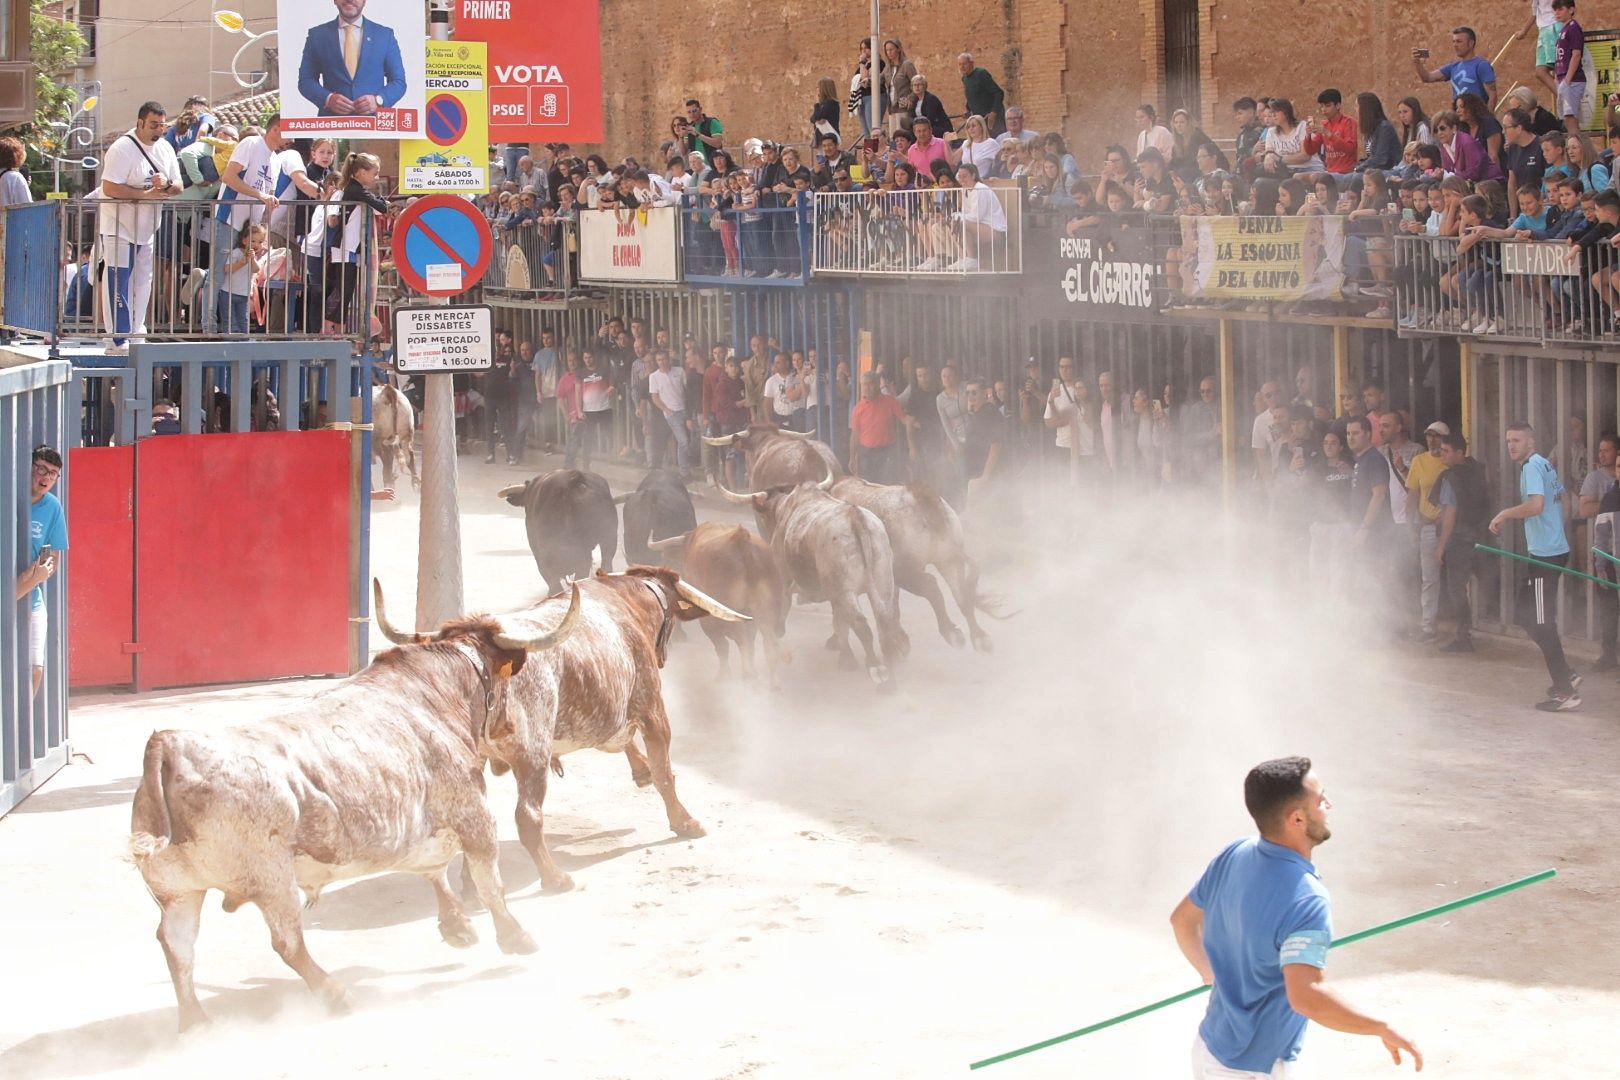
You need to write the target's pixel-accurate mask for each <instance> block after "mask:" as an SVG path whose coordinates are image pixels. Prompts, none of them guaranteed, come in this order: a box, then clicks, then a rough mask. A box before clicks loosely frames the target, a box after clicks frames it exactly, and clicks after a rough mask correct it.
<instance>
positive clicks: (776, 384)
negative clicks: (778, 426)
mask: <svg viewBox="0 0 1620 1080" xmlns="http://www.w3.org/2000/svg"><path fill="white" fill-rule="evenodd" d="M798 385H799V377H798V376H797V375H795V374H793V373H792V372H791V371H790V372H788V373H787V374H786V375H772V376H771V377H770V378H768V379H766V380H765V400H766V401H769V402H770V403H771V411H772V412H773V413H775V414H776V415H777V416H781V417H789V416H792V415H793V411H794V410H795V409H796V408H798V405H797V404H796V403H795V402H793V401H790V400H788V396H787V395H788V391H789V390H792V389H794V388H796V387H797V386H798Z"/></svg>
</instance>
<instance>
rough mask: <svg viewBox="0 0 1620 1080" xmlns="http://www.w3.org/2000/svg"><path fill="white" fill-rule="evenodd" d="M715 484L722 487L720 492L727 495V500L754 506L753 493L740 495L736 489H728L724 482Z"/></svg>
mask: <svg viewBox="0 0 1620 1080" xmlns="http://www.w3.org/2000/svg"><path fill="white" fill-rule="evenodd" d="M714 486H715V487H717V488H719V489H720V494H721V495H723V496H724V497H725V500H726V501H727V502H734V503H743V504H746V505H748V506H752V505H753V504H754V496H753V495H752V494H749V495H739V494H737V493H736V492H735V491H730V490H728V489H727V488H726V485H724V484H719V483H717V484H715V485H714Z"/></svg>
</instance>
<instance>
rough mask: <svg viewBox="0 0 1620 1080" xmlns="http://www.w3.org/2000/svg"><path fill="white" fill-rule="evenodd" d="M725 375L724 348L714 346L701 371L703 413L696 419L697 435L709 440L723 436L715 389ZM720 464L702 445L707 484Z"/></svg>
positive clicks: (717, 457)
mask: <svg viewBox="0 0 1620 1080" xmlns="http://www.w3.org/2000/svg"><path fill="white" fill-rule="evenodd" d="M725 373H726V347H725V346H724V345H715V346H713V347H712V348H710V350H709V366H708V367H706V368H704V369H703V397H702V399H701V400H702V407H703V413H702V415H701V416H699V417H698V421H699V423H700V424H702V426H701V427H700V428H698V432H699V434H702V435H707V436H708V437H710V438H719V437H720V435H721V434H723V433H722V432H721V431H720V429H719V421H718V420H716V419H715V414H716V409H715V388H716V387H717V386H719V385H720V380H721V378H723V377H724V376H725ZM719 463H720V455H719V452H718V451H717V450H716V449H715V448H714V447H712V446H710V445H709V444H708V443H704V444H703V471H704V472H705V473H707V474H708V477H709V482H710V483H711V484H712V483H714V481H715V479H716V478H717V477H718V475H719V472H718V466H719Z"/></svg>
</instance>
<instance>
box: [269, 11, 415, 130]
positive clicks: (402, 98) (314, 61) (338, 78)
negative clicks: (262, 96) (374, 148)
mask: <svg viewBox="0 0 1620 1080" xmlns="http://www.w3.org/2000/svg"><path fill="white" fill-rule="evenodd" d="M276 19H277V22H278V24H279V30H280V41H281V51H280V60H279V64H280V76H281V130H282V132H283V133H284V134H287V135H326V136H330V137H334V138H363V139H404V138H416V137H419V136H421V135H422V133H423V122H424V121H423V110H424V108H425V107H426V105H427V54H426V50H425V49H424V48H423V45H424V43H425V42H426V41H427V9H426V7H425V6H424V5H423V4H422V2H421V0H276Z"/></svg>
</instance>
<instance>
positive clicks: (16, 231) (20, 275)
mask: <svg viewBox="0 0 1620 1080" xmlns="http://www.w3.org/2000/svg"><path fill="white" fill-rule="evenodd" d="M0 213H3V214H4V215H5V231H6V273H5V278H6V286H5V308H4V310H3V311H0V319H3V322H0V326H4V327H5V328H6V329H8V330H21V331H25V332H28V333H32V334H41V335H45V336H54V335H55V333H56V328H57V322H58V315H59V313H60V312H61V310H62V255H63V249H62V212H61V208H60V207H59V206H58V205H57V204H56V203H50V202H45V203H33V204H30V205H28V206H16V207H12V208H11V209H9V210H4V211H0Z"/></svg>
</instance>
